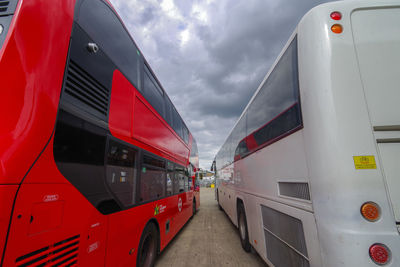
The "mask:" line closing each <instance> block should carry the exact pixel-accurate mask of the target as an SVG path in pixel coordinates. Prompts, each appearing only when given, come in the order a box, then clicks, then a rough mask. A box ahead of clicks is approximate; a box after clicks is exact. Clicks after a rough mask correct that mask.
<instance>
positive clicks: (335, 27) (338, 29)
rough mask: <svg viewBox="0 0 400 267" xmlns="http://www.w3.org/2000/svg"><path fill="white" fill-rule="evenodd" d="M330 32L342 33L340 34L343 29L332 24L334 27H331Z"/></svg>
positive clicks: (338, 25)
mask: <svg viewBox="0 0 400 267" xmlns="http://www.w3.org/2000/svg"><path fill="white" fill-rule="evenodd" d="M331 30H332V32H334V33H337V34H339V33H342V32H343V27H342V25H340V24H334V25H333V26H332V27H331Z"/></svg>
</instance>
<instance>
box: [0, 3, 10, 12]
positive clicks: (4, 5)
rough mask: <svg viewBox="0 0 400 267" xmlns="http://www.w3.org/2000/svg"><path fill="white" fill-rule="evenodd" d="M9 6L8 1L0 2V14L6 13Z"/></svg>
mask: <svg viewBox="0 0 400 267" xmlns="http://www.w3.org/2000/svg"><path fill="white" fill-rule="evenodd" d="M9 4H10V1H8V0H0V12H7V9H8V5H9Z"/></svg>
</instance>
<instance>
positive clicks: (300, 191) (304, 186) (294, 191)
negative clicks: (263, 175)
mask: <svg viewBox="0 0 400 267" xmlns="http://www.w3.org/2000/svg"><path fill="white" fill-rule="evenodd" d="M278 184H279V194H280V195H281V196H287V197H294V198H300V199H304V200H311V197H310V189H309V188H308V183H290V182H279V183H278Z"/></svg>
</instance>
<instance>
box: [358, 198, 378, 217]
mask: <svg viewBox="0 0 400 267" xmlns="http://www.w3.org/2000/svg"><path fill="white" fill-rule="evenodd" d="M361 214H362V216H363V217H364V218H365V219H366V220H367V221H370V222H374V221H376V220H378V219H379V217H380V211H379V206H378V204H376V203H373V202H367V203H364V204H363V205H362V206H361Z"/></svg>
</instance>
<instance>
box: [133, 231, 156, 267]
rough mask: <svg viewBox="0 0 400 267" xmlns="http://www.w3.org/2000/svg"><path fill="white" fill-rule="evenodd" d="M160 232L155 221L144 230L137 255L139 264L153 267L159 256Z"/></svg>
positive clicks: (140, 266) (143, 266)
mask: <svg viewBox="0 0 400 267" xmlns="http://www.w3.org/2000/svg"><path fill="white" fill-rule="evenodd" d="M157 244H158V232H157V228H156V226H155V225H154V223H149V224H148V225H147V226H146V227H145V228H144V230H143V233H142V237H141V238H140V244H139V249H138V255H137V264H136V265H137V266H139V267H153V266H154V262H155V260H156V257H157Z"/></svg>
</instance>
